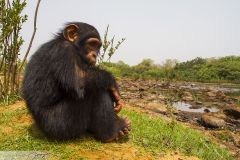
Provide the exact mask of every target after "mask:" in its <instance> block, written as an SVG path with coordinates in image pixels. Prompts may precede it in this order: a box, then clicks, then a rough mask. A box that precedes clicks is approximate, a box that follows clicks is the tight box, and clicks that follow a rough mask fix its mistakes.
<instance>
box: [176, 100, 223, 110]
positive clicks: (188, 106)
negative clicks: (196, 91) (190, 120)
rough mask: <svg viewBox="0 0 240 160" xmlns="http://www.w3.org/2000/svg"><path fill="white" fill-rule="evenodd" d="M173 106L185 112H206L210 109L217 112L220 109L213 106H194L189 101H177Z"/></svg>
mask: <svg viewBox="0 0 240 160" xmlns="http://www.w3.org/2000/svg"><path fill="white" fill-rule="evenodd" d="M173 107H175V108H176V109H177V110H179V111H185V112H198V113H204V112H206V110H207V111H210V112H217V111H219V109H218V108H216V107H211V108H207V107H201V108H192V105H191V104H188V103H185V102H175V103H173Z"/></svg>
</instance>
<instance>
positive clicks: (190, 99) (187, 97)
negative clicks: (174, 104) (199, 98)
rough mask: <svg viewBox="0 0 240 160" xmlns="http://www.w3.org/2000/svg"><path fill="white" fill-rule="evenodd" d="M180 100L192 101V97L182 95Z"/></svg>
mask: <svg viewBox="0 0 240 160" xmlns="http://www.w3.org/2000/svg"><path fill="white" fill-rule="evenodd" d="M182 100H184V101H193V97H192V96H186V97H183V98H182Z"/></svg>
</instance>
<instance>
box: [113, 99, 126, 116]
mask: <svg viewBox="0 0 240 160" xmlns="http://www.w3.org/2000/svg"><path fill="white" fill-rule="evenodd" d="M115 103H116V104H115V106H114V112H115V113H118V112H120V111H121V109H122V107H123V106H124V102H123V100H122V99H120V100H118V101H117V102H115Z"/></svg>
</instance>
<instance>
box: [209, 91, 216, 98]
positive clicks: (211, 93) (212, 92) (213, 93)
mask: <svg viewBox="0 0 240 160" xmlns="http://www.w3.org/2000/svg"><path fill="white" fill-rule="evenodd" d="M207 95H208V96H209V97H216V96H217V94H216V92H214V91H210V92H207Z"/></svg>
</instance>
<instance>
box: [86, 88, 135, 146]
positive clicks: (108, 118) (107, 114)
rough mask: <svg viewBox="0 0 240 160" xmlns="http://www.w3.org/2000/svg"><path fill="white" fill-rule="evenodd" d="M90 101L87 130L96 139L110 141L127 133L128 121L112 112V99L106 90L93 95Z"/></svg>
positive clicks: (128, 128)
mask: <svg viewBox="0 0 240 160" xmlns="http://www.w3.org/2000/svg"><path fill="white" fill-rule="evenodd" d="M92 102H93V106H92V110H91V120H90V126H89V130H90V131H92V132H93V134H94V136H95V137H96V138H97V139H99V140H101V141H103V142H110V141H113V140H117V139H119V138H120V137H122V136H124V135H126V134H128V132H129V131H130V123H129V121H128V120H127V119H123V118H120V117H119V116H117V115H116V113H114V110H113V105H114V104H113V100H112V98H111V97H110V95H109V93H108V92H107V91H101V92H100V93H97V94H96V95H94V96H93V99H92Z"/></svg>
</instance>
